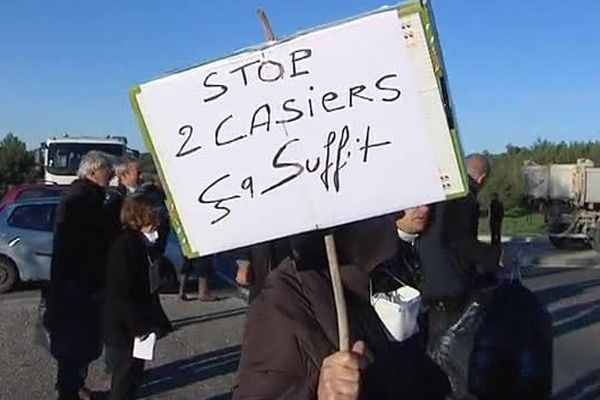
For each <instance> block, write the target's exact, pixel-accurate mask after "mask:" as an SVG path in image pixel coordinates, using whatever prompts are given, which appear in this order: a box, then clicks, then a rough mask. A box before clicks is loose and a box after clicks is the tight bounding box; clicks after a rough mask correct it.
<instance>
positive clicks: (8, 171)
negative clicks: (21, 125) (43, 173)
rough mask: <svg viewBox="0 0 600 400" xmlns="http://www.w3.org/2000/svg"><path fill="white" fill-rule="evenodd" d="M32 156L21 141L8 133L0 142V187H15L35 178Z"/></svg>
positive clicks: (35, 172)
mask: <svg viewBox="0 0 600 400" xmlns="http://www.w3.org/2000/svg"><path fill="white" fill-rule="evenodd" d="M34 166H35V165H34V158H33V155H32V154H31V153H30V152H28V151H27V147H26V145H25V143H24V142H23V141H21V140H20V139H19V138H18V137H17V136H15V135H13V134H12V133H8V134H7V135H6V136H5V137H4V139H2V141H1V142H0V185H2V186H7V185H17V184H21V183H23V182H27V181H29V180H32V179H34V178H35V177H36V175H37V173H38V172H37V171H36V170H35V168H34Z"/></svg>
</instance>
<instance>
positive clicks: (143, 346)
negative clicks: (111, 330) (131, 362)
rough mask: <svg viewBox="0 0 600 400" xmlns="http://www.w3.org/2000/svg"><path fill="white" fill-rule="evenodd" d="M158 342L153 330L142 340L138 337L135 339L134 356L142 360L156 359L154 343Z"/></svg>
mask: <svg viewBox="0 0 600 400" xmlns="http://www.w3.org/2000/svg"><path fill="white" fill-rule="evenodd" d="M155 344H156V333H154V332H152V333H151V334H149V335H148V337H147V338H145V339H144V340H142V339H141V338H140V337H136V338H135V339H134V340H133V357H134V358H138V359H140V360H147V361H150V360H152V359H154V345H155Z"/></svg>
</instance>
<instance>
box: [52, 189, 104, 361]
mask: <svg viewBox="0 0 600 400" xmlns="http://www.w3.org/2000/svg"><path fill="white" fill-rule="evenodd" d="M104 196H105V192H104V189H103V188H102V187H100V186H98V185H96V184H95V183H93V182H91V181H89V180H86V179H78V180H76V181H74V182H73V184H72V185H71V187H70V188H69V189H68V190H67V192H66V193H65V194H64V196H63V198H62V200H61V202H60V204H59V206H58V209H57V214H56V226H55V230H54V242H53V254H52V262H51V267H50V291H49V298H48V309H47V314H46V316H45V320H46V321H47V324H48V329H49V331H50V335H51V351H52V354H53V355H54V356H55V357H57V358H59V357H77V358H80V359H87V360H90V361H91V360H93V359H94V358H96V357H98V356H99V355H100V352H101V349H102V346H101V344H102V341H101V337H100V313H101V303H102V294H103V289H104V282H105V271H106V255H107V253H108V246H109V243H110V240H111V236H110V229H109V226H108V224H107V216H106V210H105V209H104V207H103V204H104Z"/></svg>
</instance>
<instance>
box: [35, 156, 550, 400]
mask: <svg viewBox="0 0 600 400" xmlns="http://www.w3.org/2000/svg"><path fill="white" fill-rule="evenodd" d="M466 166H467V171H468V180H469V193H468V195H467V196H466V197H464V198H460V199H455V200H451V201H447V202H441V203H437V204H431V205H421V206H417V207H413V208H410V209H406V210H403V211H399V212H398V213H397V214H394V215H386V216H382V217H378V218H373V219H370V220H366V221H360V222H355V223H352V224H348V225H344V226H341V227H337V228H335V229H334V230H333V232H334V233H335V241H336V247H337V253H338V259H339V262H340V273H341V278H342V284H343V288H344V296H345V298H346V302H347V308H348V325H349V326H348V327H349V335H350V340H351V350H349V351H339V350H338V343H339V337H338V330H337V329H338V328H337V319H336V309H335V302H334V298H333V292H332V288H331V281H330V278H329V272H328V268H327V266H328V258H327V254H326V250H325V245H324V241H323V237H324V235H325V234H326V233H331V232H332V231H328V232H323V231H316V232H309V233H305V234H300V235H295V236H292V237H288V238H282V239H278V240H275V241H272V242H268V243H262V244H257V245H253V246H250V247H247V248H244V249H238V250H235V251H233V254H234V257H235V259H236V261H237V267H238V270H237V275H236V278H235V279H236V281H237V282H238V284H240V285H244V286H249V287H250V308H249V312H248V316H247V321H246V326H245V333H244V338H243V345H242V355H241V360H240V365H239V370H238V376H237V382H238V383H237V385H236V387H235V388H234V393H233V398H234V399H238V400H245V399H248V400H249V399H319V400H324V399H327V400H335V399H348V400H349V399H378V400H380V399H383V400H385V399H432V400H434V399H440V400H441V399H471V398H472V399H482V400H488V399H489V400H491V399H547V398H549V396H550V392H551V372H552V369H551V365H552V342H551V335H550V333H549V332H550V325H549V318H548V315H547V313H546V312H545V310H544V309H543V308H542V307H541V306H540V305H539V304H538V303H537V300H536V299H535V297H534V296H533V294H532V293H531V292H529V291H528V290H527V289H526V288H525V287H523V286H522V285H520V283H519V282H507V281H506V280H503V279H502V277H504V276H506V274H504V273H503V268H502V267H501V264H502V262H501V256H502V246H501V243H500V239H499V234H496V233H495V234H494V235H492V243H484V242H481V241H480V240H479V239H478V222H479V208H480V207H479V203H478V201H477V193H478V191H479V189H480V188H481V187H482V186H483V184H484V183H485V180H486V178H487V176H488V175H489V173H490V165H489V162H488V160H487V159H486V158H485V157H483V156H481V155H478V154H474V155H471V156H469V157H467V159H466ZM113 171H114V173H116V175H117V178H118V180H119V186H118V188H117V189H116V190H111V189H108V185H109V182H110V181H111V179H112V178H113ZM495 200H496V201H497V199H495ZM500 207H501V206H500ZM501 211H502V210H501V209H500V208H499V207H498V204H495V205H494V211H493V213H494V217H492V216H490V218H491V219H492V218H495V219H494V221H496V220H497V219H498V218H497V216H498V215H499V214H500V213H501ZM491 219H490V221H491ZM500 220H501V217H500ZM497 226H498V224H497V223H495V225H494V228H496V227H497ZM496 231H497V229H495V230H494V232H496ZM168 232H169V223H168V216H167V213H166V207H165V206H164V195H162V194H161V193H160V191H159V190H158V189H157V187H156V186H155V185H147V186H140V171H139V165H138V163H137V161H136V160H135V159H132V158H127V157H126V158H124V159H123V160H120V161H119V162H118V163H117V165H116V166H114V167H113V162H112V160H111V159H110V158H109V157H107V156H106V155H104V154H102V153H99V152H90V153H89V154H87V155H86V156H85V158H84V159H83V160H82V163H81V165H80V168H79V179H78V180H76V181H75V182H74V183H73V184H72V185H71V187H70V188H69V190H68V191H67V193H66V194H65V195H64V196H63V198H62V200H61V203H60V206H59V208H58V211H57V218H56V227H55V237H54V253H53V259H52V267H51V288H50V291H49V295H48V299H47V300H46V301H47V303H48V308H47V312H46V317H45V322H46V326H47V328H48V330H49V332H50V342H51V352H52V355H53V356H54V358H55V359H56V361H57V363H58V373H57V381H56V388H57V390H58V392H59V399H66V400H71V399H89V398H91V393H90V391H89V390H87V389H86V388H85V379H86V375H87V367H88V365H89V364H90V363H91V362H92V361H93V360H95V359H97V358H99V357H100V355H101V353H102V351H103V349H104V353H105V362H106V365H107V369H108V371H110V373H111V374H112V381H111V391H110V395H109V399H112V400H118V399H131V398H133V397H134V396H135V393H136V390H137V389H138V388H139V386H140V384H141V382H142V377H143V370H144V361H143V360H140V359H137V358H134V357H133V355H132V348H133V343H134V339H135V338H145V337H147V335H149V334H151V333H154V334H156V335H157V336H158V337H162V336H165V335H167V334H168V333H169V332H170V331H171V329H172V328H171V325H170V323H169V320H168V318H167V316H166V315H165V313H164V311H163V309H162V307H161V304H160V300H159V297H158V286H159V285H157V284H156V280H157V278H156V270H157V269H158V268H157V263H159V262H160V259H161V256H162V254H163V253H164V250H165V246H166V237H167V235H168ZM194 266H197V267H198V269H199V299H200V300H202V301H212V300H214V296H213V295H212V294H211V293H210V290H209V288H208V277H209V276H210V273H211V270H212V258H210V257H205V258H200V259H195V260H186V265H185V266H184V269H183V271H182V277H181V280H180V293H179V295H180V297H181V298H182V299H188V298H187V295H186V292H185V287H186V282H187V279H188V275H189V273H190V271H191V270H192V269H193V268H194ZM504 268H510V266H505V267H504ZM409 294H410V296H409ZM409 297H410V300H408V299H409ZM517 302H518V303H517Z"/></svg>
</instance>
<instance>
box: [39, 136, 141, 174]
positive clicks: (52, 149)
mask: <svg viewBox="0 0 600 400" xmlns="http://www.w3.org/2000/svg"><path fill="white" fill-rule="evenodd" d="M92 150H97V151H102V152H104V153H107V154H109V155H111V156H113V157H115V158H119V157H123V156H125V155H126V154H132V155H136V156H137V155H139V152H137V151H135V150H131V149H129V148H128V147H127V138H125V137H123V136H106V137H84V136H78V137H75V136H69V135H63V136H62V137H52V138H49V139H47V140H46V141H45V142H43V143H42V144H41V148H40V150H39V153H38V155H37V157H36V158H37V159H38V163H39V164H40V165H41V166H42V168H43V169H44V181H46V183H53V184H58V185H68V184H70V183H71V182H73V181H74V180H75V179H76V178H77V170H78V169H79V163H80V162H81V159H82V158H83V156H85V155H86V154H87V153H88V152H90V151H92Z"/></svg>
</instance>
